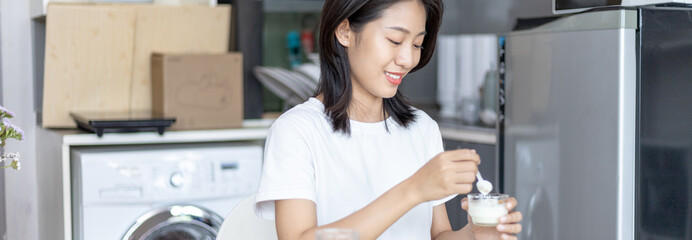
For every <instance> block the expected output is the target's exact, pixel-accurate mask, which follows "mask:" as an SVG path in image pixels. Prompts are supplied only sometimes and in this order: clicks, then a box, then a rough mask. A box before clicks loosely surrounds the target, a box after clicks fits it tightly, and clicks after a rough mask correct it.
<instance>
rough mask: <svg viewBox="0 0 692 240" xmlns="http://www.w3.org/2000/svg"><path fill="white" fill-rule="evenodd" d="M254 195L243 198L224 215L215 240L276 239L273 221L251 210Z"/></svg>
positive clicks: (253, 203)
mask: <svg viewBox="0 0 692 240" xmlns="http://www.w3.org/2000/svg"><path fill="white" fill-rule="evenodd" d="M254 205H255V195H254V194H253V195H252V196H249V197H247V198H245V200H243V201H242V202H240V203H239V204H238V205H237V206H235V207H234V208H233V210H231V213H229V214H228V216H226V218H225V219H224V221H223V224H222V225H221V228H220V229H219V233H218V234H217V235H216V239H217V240H248V239H253V240H278V237H277V236H276V225H275V224H274V221H270V220H264V219H261V218H259V217H257V215H255V212H254V210H253V206H254Z"/></svg>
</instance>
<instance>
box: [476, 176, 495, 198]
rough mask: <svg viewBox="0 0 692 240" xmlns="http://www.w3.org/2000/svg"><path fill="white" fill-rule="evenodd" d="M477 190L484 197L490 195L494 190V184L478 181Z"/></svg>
mask: <svg viewBox="0 0 692 240" xmlns="http://www.w3.org/2000/svg"><path fill="white" fill-rule="evenodd" d="M476 188H478V191H479V192H481V193H482V194H483V195H488V193H490V191H492V190H493V184H492V183H490V181H488V180H478V182H477V183H476Z"/></svg>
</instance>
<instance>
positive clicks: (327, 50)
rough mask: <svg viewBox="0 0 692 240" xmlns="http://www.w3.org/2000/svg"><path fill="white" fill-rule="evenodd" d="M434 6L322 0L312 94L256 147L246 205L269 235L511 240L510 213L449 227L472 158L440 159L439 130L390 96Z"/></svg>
mask: <svg viewBox="0 0 692 240" xmlns="http://www.w3.org/2000/svg"><path fill="white" fill-rule="evenodd" d="M442 11H443V6H442V1H441V0H369V1H368V0H327V1H326V2H325V3H324V8H323V10H322V20H321V21H322V22H321V29H320V41H319V45H320V46H319V47H320V67H321V71H322V72H321V80H320V84H319V87H318V90H317V92H316V95H315V97H313V98H310V99H309V100H308V101H306V102H305V103H303V104H300V105H298V106H296V107H294V108H292V109H291V110H289V111H287V112H286V113H284V114H283V115H282V116H281V117H279V118H278V119H277V120H276V122H275V123H274V124H273V125H272V127H271V130H270V132H269V136H268V137H267V141H266V145H265V156H264V158H265V160H264V169H263V173H262V179H261V183H260V188H259V191H258V193H257V199H256V201H257V203H256V206H255V207H256V212H257V214H258V215H260V216H261V217H264V218H268V219H275V220H276V228H277V233H278V235H279V239H282V240H297V239H310V240H312V239H315V237H314V234H315V231H316V230H318V229H321V228H350V229H355V230H357V231H358V232H359V234H360V238H361V239H392V240H402V239H416V240H418V239H516V237H515V236H514V235H513V234H515V233H518V232H519V231H521V225H520V224H518V222H519V221H520V220H521V213H519V212H510V213H509V214H508V215H506V216H504V217H503V218H502V219H501V222H502V224H499V225H498V226H497V227H486V228H483V227H477V226H472V224H469V225H467V226H465V227H464V228H462V229H461V230H459V231H452V230H451V227H450V223H449V219H448V218H447V211H446V209H445V205H444V202H445V201H447V200H449V199H451V198H452V197H453V196H454V195H456V194H465V193H468V192H470V191H471V190H472V188H473V182H474V181H475V174H476V172H477V171H478V168H477V165H478V164H479V163H480V158H479V156H478V154H476V152H475V151H474V150H469V149H461V150H454V151H447V152H444V151H443V146H442V138H441V135H440V130H439V128H438V126H437V123H436V122H435V121H434V120H432V119H431V118H430V117H429V116H428V115H426V114H425V113H424V112H422V111H420V110H417V109H415V108H413V107H411V106H410V105H409V104H408V103H406V101H404V98H403V96H402V95H401V94H400V93H399V92H398V87H399V84H400V83H401V82H402V80H403V79H404V78H405V76H406V75H407V74H408V73H410V72H412V71H416V70H418V69H420V68H422V67H423V66H425V65H426V64H427V63H428V61H429V60H430V58H431V56H432V54H433V50H434V49H435V41H436V37H437V31H438V29H439V26H440V21H441V18H442ZM462 204H463V206H464V208H466V206H467V204H466V202H465V200H464V203H462ZM514 206H516V200H514V199H513V198H512V199H511V200H510V201H509V203H508V204H507V208H508V209H509V210H511V209H513V208H514Z"/></svg>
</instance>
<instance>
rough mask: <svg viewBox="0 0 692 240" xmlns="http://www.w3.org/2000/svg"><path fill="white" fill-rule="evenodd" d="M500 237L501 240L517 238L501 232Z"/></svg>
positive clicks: (515, 239) (514, 239)
mask: <svg viewBox="0 0 692 240" xmlns="http://www.w3.org/2000/svg"><path fill="white" fill-rule="evenodd" d="M500 238H501V239H502V240H517V236H514V235H511V234H505V233H503V234H502V235H501V236H500Z"/></svg>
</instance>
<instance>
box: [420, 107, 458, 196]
mask: <svg viewBox="0 0 692 240" xmlns="http://www.w3.org/2000/svg"><path fill="white" fill-rule="evenodd" d="M427 125H428V130H427V133H428V141H427V142H428V143H430V145H429V146H428V147H427V149H428V160H430V159H432V158H433V157H435V156H436V155H437V154H439V153H441V152H443V151H444V145H443V144H442V134H441V133H440V127H439V126H438V125H437V122H435V120H432V119H429V124H427ZM454 197H456V194H452V195H449V196H447V197H444V198H442V199H438V200H433V201H431V202H432V205H433V206H437V205H440V204H443V203H445V202H447V201H449V200H451V199H452V198H454Z"/></svg>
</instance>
